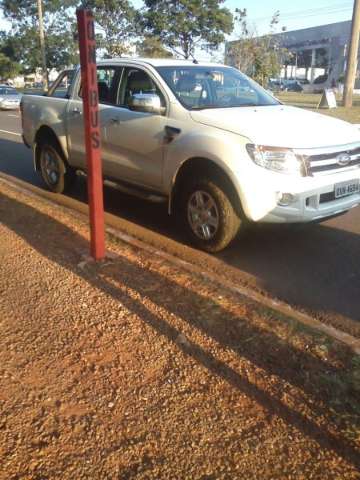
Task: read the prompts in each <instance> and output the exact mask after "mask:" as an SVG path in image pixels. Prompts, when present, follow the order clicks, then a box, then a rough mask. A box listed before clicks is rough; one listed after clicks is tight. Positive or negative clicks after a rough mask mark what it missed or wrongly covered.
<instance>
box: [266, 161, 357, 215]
mask: <svg viewBox="0 0 360 480" xmlns="http://www.w3.org/2000/svg"><path fill="white" fill-rule="evenodd" d="M307 180H308V181H307ZM351 181H358V182H360V169H359V168H355V169H353V170H350V171H347V172H342V173H337V174H333V175H331V174H329V175H325V176H322V177H318V178H309V177H305V178H303V179H301V181H299V182H298V184H297V185H293V188H291V187H290V186H291V184H284V185H283V187H282V188H281V190H280V191H279V190H277V191H276V192H273V195H275V196H276V198H277V199H278V198H279V193H280V194H281V193H285V192H286V193H291V194H292V195H294V198H295V200H294V202H293V203H291V204H290V205H287V206H281V205H279V204H278V203H277V201H276V205H274V207H273V208H272V209H271V210H270V211H268V213H267V214H266V215H264V217H263V218H262V219H260V221H262V222H271V223H304V222H312V221H317V220H321V219H324V218H327V217H332V216H335V215H339V214H341V213H343V212H346V211H348V210H350V209H351V208H354V207H357V206H358V205H360V193H354V194H351V195H347V196H344V197H341V198H335V184H337V183H342V182H351ZM289 187H290V189H289Z"/></svg>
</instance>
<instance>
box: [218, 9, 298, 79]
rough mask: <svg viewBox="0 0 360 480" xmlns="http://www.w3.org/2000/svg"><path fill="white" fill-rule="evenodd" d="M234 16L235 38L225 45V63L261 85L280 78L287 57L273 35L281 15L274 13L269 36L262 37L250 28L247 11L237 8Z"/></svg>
mask: <svg viewBox="0 0 360 480" xmlns="http://www.w3.org/2000/svg"><path fill="white" fill-rule="evenodd" d="M235 13H236V16H235V23H236V25H237V27H238V38H237V40H235V41H233V42H231V43H229V44H228V46H227V51H226V58H227V63H230V64H231V65H233V66H235V67H236V68H238V69H239V70H241V71H242V72H244V73H246V74H248V75H250V76H252V77H253V78H254V79H255V80H256V81H258V82H259V83H261V84H262V85H266V84H267V83H268V80H269V78H270V77H276V76H278V75H279V73H280V70H281V67H282V65H283V63H284V60H285V58H287V57H289V55H290V53H289V52H288V51H287V50H286V49H284V48H282V47H281V45H280V44H279V41H278V40H277V38H276V37H274V36H273V34H274V32H275V27H276V26H277V25H278V23H279V18H280V13H279V12H275V13H274V15H273V17H272V19H271V21H270V25H269V33H268V34H267V35H262V36H258V35H257V32H256V29H255V28H253V29H251V28H250V26H249V23H248V19H247V10H246V8H244V9H236V10H235ZM283 30H284V29H283Z"/></svg>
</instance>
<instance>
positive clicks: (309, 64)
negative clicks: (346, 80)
mask: <svg viewBox="0 0 360 480" xmlns="http://www.w3.org/2000/svg"><path fill="white" fill-rule="evenodd" d="M350 33H351V22H350V21H347V22H339V23H332V24H330V25H320V26H318V27H311V28H305V29H301V30H294V31H290V32H282V33H278V34H275V35H273V38H274V43H275V44H277V45H279V46H280V47H282V48H285V49H287V50H288V51H289V52H290V53H291V55H290V58H287V60H286V63H285V64H284V66H283V68H282V71H281V74H280V76H281V77H283V78H301V79H305V78H306V79H307V80H309V81H310V82H311V83H312V82H314V81H316V79H317V78H318V79H319V77H320V76H323V79H324V78H327V83H328V86H333V85H334V84H335V83H336V84H337V83H338V82H339V81H340V82H341V81H342V80H343V77H344V73H345V69H346V56H347V50H348V44H349V40H350ZM324 76H325V77H324ZM356 88H360V79H359V70H358V73H357V81H356Z"/></svg>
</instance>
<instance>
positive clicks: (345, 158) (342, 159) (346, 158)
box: [336, 153, 351, 167]
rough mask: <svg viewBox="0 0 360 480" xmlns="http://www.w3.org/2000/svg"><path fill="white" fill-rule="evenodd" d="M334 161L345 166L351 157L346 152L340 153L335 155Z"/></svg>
mask: <svg viewBox="0 0 360 480" xmlns="http://www.w3.org/2000/svg"><path fill="white" fill-rule="evenodd" d="M336 161H337V163H338V164H339V165H341V166H342V167H345V166H346V165H349V163H350V162H351V157H350V155H349V154H348V153H340V155H338V156H337V157H336Z"/></svg>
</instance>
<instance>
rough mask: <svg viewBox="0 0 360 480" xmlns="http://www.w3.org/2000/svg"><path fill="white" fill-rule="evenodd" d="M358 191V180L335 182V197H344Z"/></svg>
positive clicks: (359, 189)
mask: <svg viewBox="0 0 360 480" xmlns="http://www.w3.org/2000/svg"><path fill="white" fill-rule="evenodd" d="M359 191H360V188H359V180H350V181H349V182H342V183H336V184H335V198H340V197H346V196H347V195H352V194H353V193H359Z"/></svg>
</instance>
